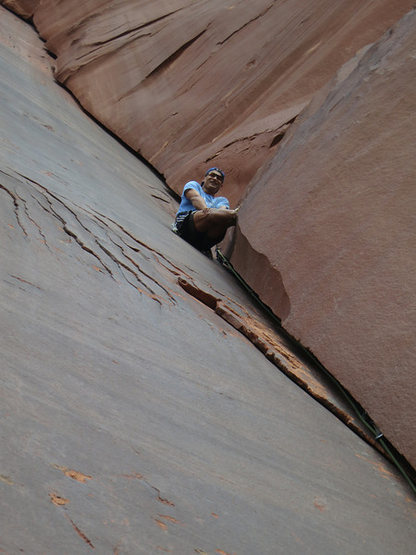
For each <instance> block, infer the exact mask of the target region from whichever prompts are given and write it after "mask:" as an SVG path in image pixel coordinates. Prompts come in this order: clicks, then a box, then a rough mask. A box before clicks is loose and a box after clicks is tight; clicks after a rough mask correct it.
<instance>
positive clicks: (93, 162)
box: [0, 9, 416, 555]
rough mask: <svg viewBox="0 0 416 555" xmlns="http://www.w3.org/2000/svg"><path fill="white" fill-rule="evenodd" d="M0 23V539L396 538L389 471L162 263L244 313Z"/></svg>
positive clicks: (396, 492)
mask: <svg viewBox="0 0 416 555" xmlns="http://www.w3.org/2000/svg"><path fill="white" fill-rule="evenodd" d="M0 31H1V33H0V36H1V37H2V38H4V37H6V38H7V40H4V41H2V43H1V56H0V89H1V94H0V117H1V130H2V137H1V140H2V149H1V150H0V170H1V173H0V184H1V190H0V200H1V202H0V213H1V217H0V226H1V236H2V241H1V242H0V257H1V264H0V288H1V295H0V308H1V313H2V317H1V318H0V325H1V334H0V342H1V354H2V364H1V382H2V387H3V393H2V404H1V406H2V414H3V423H2V449H1V452H0V488H1V490H2V495H1V501H0V503H1V511H0V512H1V515H2V537H1V540H0V549H2V550H3V551H5V552H9V553H16V552H22V551H25V552H28V553H89V552H90V551H91V550H92V549H95V550H97V552H102V553H120V554H121V553H143V554H149V553H160V552H172V553H204V552H205V553H209V554H217V553H238V554H239V555H242V554H243V555H244V554H247V555H252V554H253V553H264V554H267V553H270V554H275V553H290V552H302V551H303V552H311V551H314V552H319V553H328V554H329V553H331V554H332V553H351V551H353V552H354V553H366V554H368V553H374V554H375V553H377V554H379V553H382V552H383V551H384V552H390V553H396V552H400V553H409V554H410V553H412V552H413V547H414V544H415V540H416V536H415V527H414V522H415V509H416V506H415V501H414V500H413V499H411V498H410V493H409V490H408V488H407V486H405V485H404V484H403V482H402V481H401V480H400V479H399V478H398V476H397V473H396V472H395V471H394V470H393V469H392V468H391V467H390V465H389V464H388V463H387V462H386V461H385V459H384V458H383V457H381V455H379V454H378V453H377V452H376V451H375V450H374V449H372V448H371V447H370V446H368V445H367V444H366V443H364V442H363V441H362V440H361V439H360V438H359V437H357V435H355V434H353V433H352V432H351V430H349V429H348V428H347V427H346V426H345V425H344V424H342V423H341V422H340V421H339V420H338V419H336V418H335V417H333V416H332V415H331V414H330V413H329V412H328V411H327V410H326V409H324V408H323V407H322V406H320V405H319V404H318V403H316V402H315V401H314V400H313V399H312V398H311V397H310V396H309V395H307V394H306V393H304V392H303V391H302V390H301V389H300V388H299V387H298V386H296V385H295V384H293V383H292V382H291V381H289V380H288V378H287V377H286V376H284V375H283V374H282V373H280V372H279V371H277V369H276V367H275V366H274V365H272V364H271V363H270V361H268V360H267V359H266V357H265V356H264V354H262V352H261V351H260V350H259V349H258V348H255V347H254V346H253V344H252V343H251V342H250V341H248V339H247V338H246V337H245V336H243V335H242V334H241V333H239V332H238V331H237V330H236V329H235V327H233V326H231V325H230V324H228V323H227V322H226V321H225V320H224V319H222V318H220V317H219V314H217V313H216V312H214V310H213V309H212V308H210V307H209V306H208V305H207V304H206V303H203V302H200V301H199V300H198V299H197V297H196V296H195V295H190V293H189V292H187V291H186V290H185V289H184V287H182V286H181V285H180V284H179V283H178V279H179V278H182V279H185V280H187V282H188V283H191V282H192V283H194V284H195V288H196V289H199V290H202V291H205V292H206V294H207V297H206V298H208V296H209V295H211V297H213V298H215V299H217V298H218V299H220V300H222V302H223V303H226V304H227V306H234V307H237V306H244V307H245V310H247V311H248V312H249V314H251V315H252V317H253V318H254V316H255V310H254V309H253V308H252V307H251V306H250V302H249V300H248V299H246V297H245V295H244V294H243V293H242V292H241V291H240V290H239V288H237V286H236V284H235V283H234V281H233V280H232V279H231V277H230V276H229V274H227V273H226V272H225V270H223V269H222V268H221V267H220V266H219V265H218V264H216V263H214V262H212V261H209V260H208V259H206V258H205V257H203V256H202V255H200V254H199V253H198V252H196V251H195V250H194V249H192V248H191V247H189V246H188V245H186V244H185V243H184V242H183V241H181V240H180V239H179V238H178V237H176V236H175V235H173V234H172V233H171V231H170V222H171V216H172V213H173V211H174V205H173V204H172V203H171V200H170V197H169V195H168V194H167V192H166V190H165V188H164V185H163V184H162V183H161V182H160V181H159V180H158V179H157V178H156V177H155V176H154V175H153V174H152V173H151V172H150V171H149V170H148V169H147V168H146V167H145V166H143V165H142V164H141V163H140V162H138V160H137V159H136V158H135V157H134V156H132V155H131V154H130V153H128V152H127V151H126V150H125V149H123V147H122V146H120V145H119V144H118V143H117V142H116V141H115V140H114V139H112V138H110V137H109V136H108V135H107V134H106V133H105V132H104V131H103V130H102V129H100V128H99V127H98V126H96V125H95V124H94V123H93V122H91V121H90V120H89V119H88V118H87V117H86V116H85V115H84V114H83V113H82V111H81V110H80V109H79V107H78V106H77V105H76V103H75V102H74V101H73V100H71V98H70V97H69V96H68V95H67V93H66V92H65V91H63V90H62V88H60V87H58V86H57V85H55V84H54V83H53V80H52V77H51V73H50V70H49V68H48V65H47V59H46V58H44V57H43V58H42V56H44V53H43V51H42V48H41V44H40V42H39V41H38V40H37V37H36V36H35V34H34V33H33V32H32V30H31V29H30V28H28V26H26V25H25V24H23V23H22V22H21V21H19V20H17V19H16V18H14V17H13V16H12V15H11V14H9V13H8V12H6V11H5V10H3V9H2V10H1V17H0ZM198 295H199V294H198ZM201 298H202V297H201ZM233 303H234V304H233ZM237 312H238V311H237Z"/></svg>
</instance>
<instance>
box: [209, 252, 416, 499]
mask: <svg viewBox="0 0 416 555" xmlns="http://www.w3.org/2000/svg"><path fill="white" fill-rule="evenodd" d="M215 252H216V257H217V260H218V262H219V263H220V264H221V265H222V266H224V268H226V269H227V270H228V271H229V272H230V273H231V274H232V275H233V276H234V277H235V278H236V279H237V280H238V282H239V283H240V284H241V285H242V287H243V288H244V289H245V290H246V291H247V292H248V293H249V295H250V296H251V297H252V298H253V299H254V300H255V301H256V303H257V304H258V305H259V306H260V307H261V308H262V309H263V310H264V311H265V312H266V313H267V314H268V316H269V317H270V318H271V319H272V320H273V321H274V322H275V323H276V324H277V326H278V327H279V330H280V331H281V332H282V333H283V334H284V335H285V336H286V337H288V338H289V339H290V341H295V340H294V339H293V337H291V335H290V334H289V333H288V332H287V331H286V330H285V329H284V328H283V327H282V324H281V320H280V318H278V317H277V316H276V315H275V314H274V313H273V312H272V310H271V309H270V308H269V307H268V306H267V305H265V304H264V303H263V301H261V299H260V297H259V296H258V295H257V293H256V292H255V291H254V290H253V289H252V288H251V287H250V286H249V285H248V283H247V282H246V281H245V280H244V279H243V278H242V277H241V275H240V274H239V273H238V272H237V271H236V270H235V268H234V267H233V265H232V264H231V262H230V261H229V259H228V258H227V257H226V256H225V255H224V254H223V253H222V252H221V249H219V248H218V247H216V249H215ZM296 345H297V346H298V347H299V348H300V349H301V351H302V352H303V353H304V354H305V355H306V356H307V357H308V358H309V359H310V360H312V361H313V362H314V364H315V365H316V366H317V367H318V368H319V370H320V371H321V372H322V373H323V374H324V375H325V377H326V378H328V379H329V380H330V381H331V382H332V383H333V384H334V385H335V386H336V388H337V389H338V391H339V392H340V393H341V395H342V396H343V398H344V399H345V400H346V401H347V403H348V404H349V406H350V407H351V409H352V410H353V411H354V413H355V414H356V415H357V418H358V419H359V420H360V422H361V423H362V424H363V425H364V426H365V427H366V428H367V430H368V431H369V432H370V433H371V435H372V436H373V438H374V439H375V440H376V441H377V442H378V444H379V445H380V446H381V447H382V449H383V451H384V453H385V455H386V457H387V458H388V459H389V460H390V462H392V463H393V464H394V465H395V466H396V468H397V469H398V471H399V472H400V474H401V475H402V476H403V478H404V479H405V480H406V482H407V483H408V485H409V486H410V488H411V490H412V491H413V493H414V494H416V483H415V481H414V480H413V479H412V478H411V477H410V476H409V473H408V472H407V471H406V469H405V468H404V466H403V465H402V464H401V463H400V461H399V460H398V456H396V455H395V454H394V451H395V449H394V448H393V447H390V446H389V444H388V442H387V440H386V439H385V438H384V435H383V434H382V432H381V431H380V430H379V429H378V427H377V426H376V425H375V424H374V422H373V421H372V420H371V419H370V417H369V415H368V414H367V413H366V412H365V411H364V409H362V408H361V407H360V406H359V404H358V403H357V402H356V401H355V400H354V399H353V397H351V395H350V394H349V393H348V391H347V390H346V389H345V388H344V386H343V385H342V384H341V383H340V382H339V381H338V380H337V379H336V378H335V377H334V376H333V375H332V374H331V373H330V372H328V370H327V369H326V368H325V367H324V366H323V365H322V364H321V363H320V362H319V360H318V359H317V358H316V357H315V356H314V355H313V354H312V353H311V352H310V351H309V350H308V349H306V348H305V347H303V345H301V344H298V343H297V342H296Z"/></svg>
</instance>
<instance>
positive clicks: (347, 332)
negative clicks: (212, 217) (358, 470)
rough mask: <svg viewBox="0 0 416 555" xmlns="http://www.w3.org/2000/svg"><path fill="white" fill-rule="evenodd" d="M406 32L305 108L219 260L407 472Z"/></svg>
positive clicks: (410, 442) (412, 95)
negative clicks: (394, 450)
mask: <svg viewBox="0 0 416 555" xmlns="http://www.w3.org/2000/svg"><path fill="white" fill-rule="evenodd" d="M415 26H416V13H415V12H411V13H410V14H409V15H408V16H406V17H405V18H404V19H403V20H402V21H401V22H400V24H398V25H397V26H396V27H395V28H394V30H393V31H392V32H391V33H388V34H386V35H385V36H384V37H383V39H382V40H380V42H378V43H377V44H376V45H374V46H373V47H371V48H370V49H369V50H368V51H367V52H365V53H363V54H362V58H361V60H360V61H359V63H358V66H357V67H356V68H355V69H354V68H353V66H354V63H353V62H351V64H349V66H347V67H345V68H343V70H342V71H340V73H339V75H338V76H337V77H336V78H335V79H334V81H333V82H332V83H331V84H330V85H329V86H328V87H327V88H326V89H325V90H324V91H322V93H321V94H320V95H319V96H317V97H316V98H315V100H314V102H313V103H312V104H311V106H310V107H309V108H308V110H307V111H306V112H305V113H304V114H303V117H302V118H301V121H300V120H298V122H297V124H296V125H295V126H294V127H293V128H292V130H291V134H290V137H289V136H287V137H286V139H285V140H284V141H283V143H282V144H281V147H280V150H279V152H278V154H277V155H276V157H275V158H274V159H273V161H272V162H271V163H270V164H269V166H268V167H267V168H266V169H265V170H264V173H263V174H262V175H261V177H259V179H258V180H257V182H256V184H255V186H254V187H253V189H252V190H251V192H250V194H249V195H248V197H247V199H246V200H245V202H244V204H243V208H242V213H241V217H240V236H239V240H238V241H237V248H236V250H235V252H234V255H233V262H234V263H235V264H236V266H237V267H238V268H239V269H240V270H241V271H242V272H243V273H244V275H245V276H246V277H247V279H248V281H249V282H250V283H251V284H252V286H253V287H255V289H256V291H257V292H258V293H260V295H261V296H262V298H263V300H264V301H265V302H266V303H268V304H269V305H270V306H271V307H272V308H273V309H274V310H275V312H276V313H277V314H279V315H280V316H281V317H282V319H283V324H284V326H285V327H286V329H288V330H289V331H290V332H291V333H293V334H294V335H295V336H296V337H298V338H300V339H301V341H302V343H304V344H305V345H306V346H308V347H309V348H310V349H311V350H312V351H313V352H314V353H315V354H316V355H317V356H318V358H319V359H320V360H321V361H322V362H323V363H324V365H326V367H327V368H329V369H331V371H332V372H333V373H334V374H335V375H336V376H337V377H338V378H339V379H340V381H341V382H342V383H343V384H344V385H345V386H346V387H347V389H348V390H350V391H351V392H352V394H353V395H354V396H355V397H356V398H357V399H358V400H359V401H360V402H361V404H362V405H363V406H364V408H365V409H367V410H368V412H369V413H370V414H371V416H372V417H373V419H374V420H375V421H376V422H377V423H378V425H379V426H380V428H381V429H382V431H383V432H384V433H385V434H386V435H387V436H388V437H389V438H390V439H391V440H392V441H394V443H395V444H396V446H397V447H398V448H399V449H400V450H401V451H402V452H403V453H404V454H405V455H406V456H407V457H408V459H409V460H410V461H411V462H412V463H413V465H415V464H416V411H415V402H414V400H415V398H416V375H415V372H414V365H415V360H416V347H415V344H416V343H415V329H416V303H415V291H416V259H415V249H416V228H415V214H416V187H415V175H416V162H415V160H416V158H415V156H414V145H415V144H416V56H415V52H416V35H415V32H414V30H415ZM356 62H358V60H357V61H356ZM350 71H352V72H351V73H350V74H349V72H350ZM252 213H256V214H257V213H262V218H261V221H260V222H259V221H258V219H252V218H251V214H252Z"/></svg>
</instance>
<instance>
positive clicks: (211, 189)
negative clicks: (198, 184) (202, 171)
mask: <svg viewBox="0 0 416 555" xmlns="http://www.w3.org/2000/svg"><path fill="white" fill-rule="evenodd" d="M223 181H224V178H223V176H222V175H221V174H220V173H219V172H217V171H215V170H213V171H211V172H209V173H207V175H206V176H205V178H204V185H203V187H202V188H203V189H204V191H205V192H206V193H208V194H209V195H215V194H216V193H218V191H219V190H220V188H221V185H222V183H223Z"/></svg>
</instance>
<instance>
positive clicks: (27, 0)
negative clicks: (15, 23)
mask: <svg viewBox="0 0 416 555" xmlns="http://www.w3.org/2000/svg"><path fill="white" fill-rule="evenodd" d="M38 3H39V0H2V1H1V2H0V4H2V5H3V6H5V7H6V8H9V9H10V10H13V11H14V12H15V13H17V14H18V15H21V16H22V17H24V18H25V19H28V18H29V17H32V15H33V12H34V11H35V8H36V6H37V5H38Z"/></svg>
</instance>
